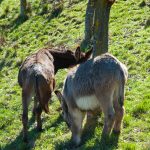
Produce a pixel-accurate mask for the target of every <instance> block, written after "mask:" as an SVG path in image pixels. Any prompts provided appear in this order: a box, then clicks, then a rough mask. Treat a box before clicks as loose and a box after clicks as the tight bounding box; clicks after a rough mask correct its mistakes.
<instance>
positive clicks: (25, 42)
mask: <svg viewBox="0 0 150 150" xmlns="http://www.w3.org/2000/svg"><path fill="white" fill-rule="evenodd" d="M28 2H29V3H30V4H31V6H30V5H29V6H30V7H31V8H30V7H29V10H31V11H30V12H29V14H28V15H29V19H28V20H27V21H25V22H22V20H20V19H18V15H19V8H20V7H19V2H18V0H13V1H12V0H0V149H2V150H23V149H36V150H41V149H44V150H45V149H48V150H50V149H56V150H58V149H70V143H69V142H70V141H69V139H70V136H71V133H70V131H69V130H68V128H67V126H66V124H65V122H63V119H62V118H61V117H60V115H59V113H58V111H57V108H58V107H59V102H58V100H57V98H56V97H55V95H53V98H52V100H53V102H52V103H51V104H50V106H49V107H50V110H51V112H50V115H46V114H44V113H43V129H44V131H43V132H42V133H37V132H36V129H35V126H36V123H34V122H33V118H31V116H32V115H31V111H30V113H29V117H30V118H31V119H30V121H29V124H30V128H29V139H30V142H29V144H28V145H26V144H24V143H23V142H22V139H21V138H22V134H21V129H22V123H21V114H22V111H21V110H22V106H21V89H20V87H19V85H18V83H17V75H18V69H19V66H20V64H21V62H22V61H23V60H24V59H25V57H26V56H28V55H30V54H31V53H33V52H34V51H36V50H38V49H39V48H42V47H47V46H48V45H54V46H56V45H66V46H68V47H70V48H71V49H72V50H74V49H75V47H76V46H77V45H78V44H80V42H81V40H82V39H83V35H84V17H85V10H86V4H87V1H85V0H73V4H72V5H71V6H70V7H68V2H67V1H66V0H65V4H64V7H63V10H62V12H60V14H58V15H57V16H56V15H54V14H53V10H52V9H53V8H52V5H50V4H49V5H48V10H47V11H46V12H44V11H43V10H42V9H43V7H44V5H42V4H41V3H40V0H34V1H32V0H29V1H28ZM149 17H150V2H149V1H148V0H145V1H142V0H118V1H117V2H116V3H115V4H114V5H113V7H112V10H111V19H110V35H109V36H110V43H109V52H110V53H112V54H113V55H114V56H116V57H117V58H118V59H119V60H120V61H122V62H123V63H125V64H126V65H127V67H128V70H129V79H128V83H127V86H126V100H125V108H126V114H125V117H124V121H123V129H122V133H121V135H120V137H119V138H118V137H115V136H112V138H111V139H110V141H109V143H108V144H107V145H105V144H104V143H103V142H102V141H101V132H102V125H103V119H101V118H100V119H99V120H98V123H97V124H96V127H95V130H93V131H91V132H85V133H84V142H83V145H81V146H80V147H79V149H83V150H84V149H120V150H122V149H128V150H133V149H135V150H138V149H139V150H140V149H142V150H144V149H145V150H148V149H150V18H149ZM66 72H67V71H66V70H61V71H59V72H58V74H57V75H56V81H57V86H56V88H59V89H62V85H63V80H64V78H65V75H66ZM31 108H32V107H30V110H31ZM102 118H103V117H102Z"/></svg>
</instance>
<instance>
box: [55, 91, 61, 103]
mask: <svg viewBox="0 0 150 150" xmlns="http://www.w3.org/2000/svg"><path fill="white" fill-rule="evenodd" d="M55 94H56V96H57V98H58V100H59V102H60V104H61V102H62V101H63V96H62V94H61V92H60V91H58V90H56V91H55Z"/></svg>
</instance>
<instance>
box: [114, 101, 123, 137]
mask: <svg viewBox="0 0 150 150" xmlns="http://www.w3.org/2000/svg"><path fill="white" fill-rule="evenodd" d="M114 109H115V124H114V128H113V132H114V133H116V134H119V133H120V130H121V123H122V120H123V115H124V107H123V106H122V107H121V106H119V104H118V105H115V104H114Z"/></svg>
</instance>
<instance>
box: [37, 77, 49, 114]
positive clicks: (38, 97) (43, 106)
mask: <svg viewBox="0 0 150 150" xmlns="http://www.w3.org/2000/svg"><path fill="white" fill-rule="evenodd" d="M41 78H42V77H41V76H40V75H36V76H35V94H36V96H37V99H38V101H39V104H40V105H41V108H42V109H43V110H44V111H45V112H46V113H47V114H48V113H49V107H48V105H46V104H45V103H44V101H43V100H42V98H41V95H40V88H39V87H40V86H39V82H40V80H41Z"/></svg>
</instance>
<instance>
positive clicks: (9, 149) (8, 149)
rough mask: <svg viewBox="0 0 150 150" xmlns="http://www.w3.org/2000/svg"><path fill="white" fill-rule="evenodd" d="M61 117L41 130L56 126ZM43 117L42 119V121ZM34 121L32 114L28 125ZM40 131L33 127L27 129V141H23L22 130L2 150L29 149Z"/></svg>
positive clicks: (32, 147)
mask: <svg viewBox="0 0 150 150" xmlns="http://www.w3.org/2000/svg"><path fill="white" fill-rule="evenodd" d="M62 120H63V119H62V117H61V116H59V117H58V118H57V119H56V120H55V121H54V122H53V123H52V124H51V125H50V126H46V127H45V128H44V129H43V130H42V132H44V131H45V130H47V129H49V128H51V127H57V126H59V124H60V123H61V122H62ZM44 121H45V119H43V120H42V122H44ZM34 122H35V117H33V116H32V118H31V119H30V120H29V127H30V126H32V125H33V124H34ZM42 132H38V131H37V130H36V128H33V129H32V130H31V131H28V140H29V142H28V143H24V142H23V140H22V131H21V132H20V134H19V135H18V136H17V137H16V139H15V140H13V141H12V142H11V143H9V144H7V145H6V146H5V147H4V148H3V150H31V149H34V147H35V141H36V139H38V138H39V137H40V135H41V133H42Z"/></svg>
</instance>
